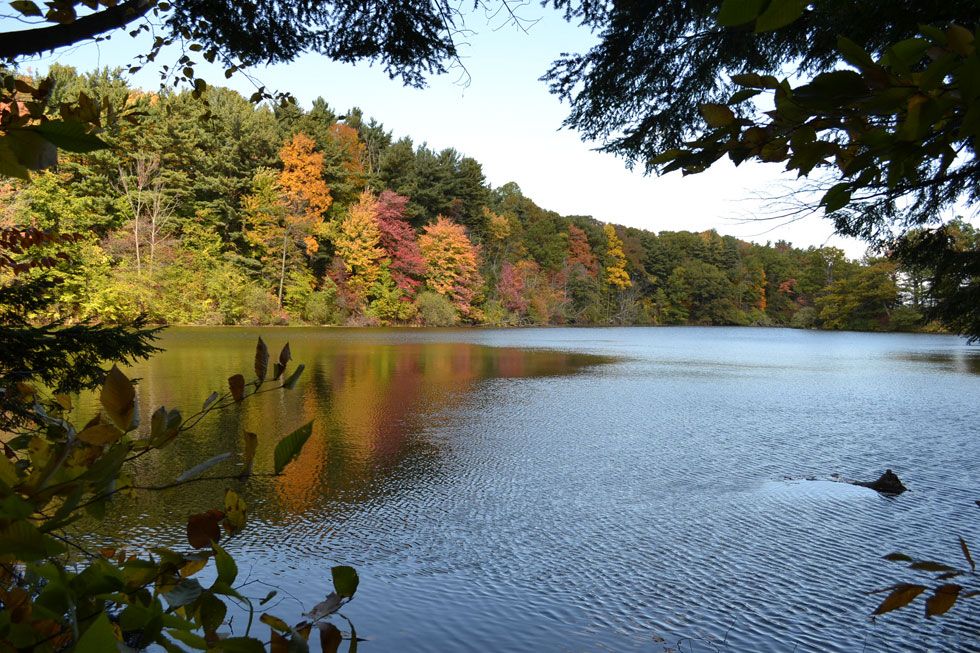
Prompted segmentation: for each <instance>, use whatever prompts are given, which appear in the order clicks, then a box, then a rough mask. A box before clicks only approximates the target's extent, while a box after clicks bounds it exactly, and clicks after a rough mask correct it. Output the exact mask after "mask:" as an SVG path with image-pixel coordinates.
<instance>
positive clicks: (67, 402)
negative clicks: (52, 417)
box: [54, 395, 71, 410]
mask: <svg viewBox="0 0 980 653" xmlns="http://www.w3.org/2000/svg"><path fill="white" fill-rule="evenodd" d="M54 400H55V401H57V402H58V405H59V406H61V407H62V408H63V409H64V410H71V397H69V396H68V395H55V396H54Z"/></svg>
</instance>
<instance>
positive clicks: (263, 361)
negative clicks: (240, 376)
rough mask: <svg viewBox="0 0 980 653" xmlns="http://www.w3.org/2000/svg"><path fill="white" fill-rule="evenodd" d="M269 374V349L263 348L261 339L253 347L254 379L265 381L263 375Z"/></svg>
mask: <svg viewBox="0 0 980 653" xmlns="http://www.w3.org/2000/svg"><path fill="white" fill-rule="evenodd" d="M268 372H269V348H268V347H266V346H265V342H263V341H262V337H261V336H260V337H259V342H258V344H257V345H255V378H257V379H258V380H259V381H265V375H266V374H267V373H268Z"/></svg>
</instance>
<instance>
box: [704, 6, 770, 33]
mask: <svg viewBox="0 0 980 653" xmlns="http://www.w3.org/2000/svg"><path fill="white" fill-rule="evenodd" d="M765 4H766V0H724V2H722V3H721V9H719V10H718V17H717V19H716V20H717V21H718V24H719V25H722V26H724V27H735V26H737V25H744V24H745V23H748V22H749V21H752V20H755V18H756V16H758V15H759V12H761V11H762V7H763V6H765Z"/></svg>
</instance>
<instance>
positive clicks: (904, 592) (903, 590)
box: [871, 583, 926, 615]
mask: <svg viewBox="0 0 980 653" xmlns="http://www.w3.org/2000/svg"><path fill="white" fill-rule="evenodd" d="M891 589H892V593H891V594H889V595H888V596H886V597H885V600H884V601H882V602H881V605H879V606H878V607H877V608H875V611H874V612H872V613H871V614H872V615H879V614H885V613H886V612H891V611H892V610H897V609H899V608H902V607H905V606H906V605H908V604H909V603H911V602H912V601H913V600H915V597H917V596H918V595H919V594H922V593H923V592H924V591H926V588H925V586H924V585H910V584H908V583H901V584H899V585H895V586H894V587H892V588H891Z"/></svg>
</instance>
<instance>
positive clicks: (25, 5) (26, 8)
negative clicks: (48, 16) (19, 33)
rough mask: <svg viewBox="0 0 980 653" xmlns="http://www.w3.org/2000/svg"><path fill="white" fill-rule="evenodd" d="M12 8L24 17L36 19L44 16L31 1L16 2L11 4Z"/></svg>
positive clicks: (18, 0)
mask: <svg viewBox="0 0 980 653" xmlns="http://www.w3.org/2000/svg"><path fill="white" fill-rule="evenodd" d="M10 6H11V7H13V8H14V9H15V10H16V11H19V12H20V13H21V15H23V16H30V17H36V16H43V15H44V14H43V13H41V10H40V8H38V6H37V5H36V4H34V3H33V2H31V0H14V1H13V2H11V3H10Z"/></svg>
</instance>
